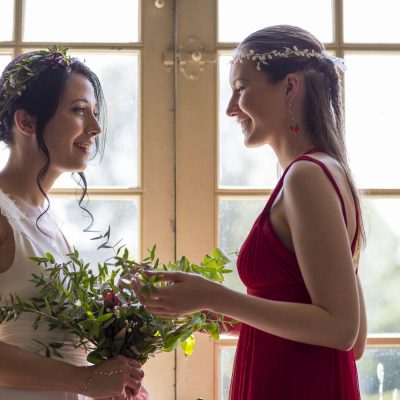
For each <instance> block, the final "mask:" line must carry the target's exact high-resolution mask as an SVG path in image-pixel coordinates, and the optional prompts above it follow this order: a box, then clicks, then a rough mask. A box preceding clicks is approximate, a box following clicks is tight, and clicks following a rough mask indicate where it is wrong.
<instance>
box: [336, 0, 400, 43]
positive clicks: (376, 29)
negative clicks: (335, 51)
mask: <svg viewBox="0 0 400 400" xmlns="http://www.w3.org/2000/svg"><path fill="white" fill-rule="evenodd" d="M343 12H344V39H345V41H346V42H353V43H400V30H399V29H398V26H399V14H400V2H399V0H380V1H365V0H344V2H343ZM360 14H362V18H360Z"/></svg>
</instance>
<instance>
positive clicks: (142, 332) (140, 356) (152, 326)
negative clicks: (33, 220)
mask: <svg viewBox="0 0 400 400" xmlns="http://www.w3.org/2000/svg"><path fill="white" fill-rule="evenodd" d="M109 235H110V230H108V232H107V233H105V234H104V235H100V236H99V237H97V238H95V239H102V240H103V241H104V242H103V243H102V244H101V245H100V246H99V248H113V249H114V250H115V256H114V257H112V258H110V259H108V260H107V261H105V262H103V263H99V264H98V266H97V269H98V272H96V273H94V272H93V270H92V269H91V268H90V263H86V262H85V261H83V260H82V259H80V256H79V252H78V250H76V249H74V251H73V252H72V253H70V254H68V255H67V257H68V261H67V262H64V263H58V262H57V261H56V260H55V259H54V257H53V256H52V254H50V253H46V254H45V256H44V257H32V260H34V261H36V262H38V264H39V265H40V266H41V268H42V271H41V272H40V273H38V274H33V275H32V276H33V279H32V281H33V283H34V284H35V285H36V287H38V288H39V295H38V296H37V297H34V298H32V299H30V301H28V302H27V301H23V300H22V299H21V298H20V297H19V296H18V294H11V295H10V298H9V300H7V303H6V304H5V305H2V306H1V307H0V323H2V322H6V321H9V320H11V319H17V318H18V317H19V316H20V315H21V314H22V313H33V314H35V315H36V316H37V317H36V319H35V321H34V324H33V325H34V328H35V329H36V328H37V326H38V324H40V323H47V324H48V327H49V329H50V330H51V329H55V328H58V329H62V330H64V331H67V332H68V333H72V334H74V335H75V336H76V337H77V338H78V341H77V345H76V346H81V347H84V348H85V350H86V351H87V352H88V356H87V360H88V361H89V362H91V363H93V364H98V363H100V362H102V361H103V360H105V359H109V358H112V357H115V356H117V355H118V354H122V355H124V356H126V357H130V358H134V359H136V360H138V361H140V362H141V363H144V362H146V361H147V359H148V358H149V356H152V355H153V354H154V353H157V352H160V351H167V352H168V351H172V350H173V349H175V348H176V347H178V346H181V347H182V349H183V351H184V353H185V354H186V355H189V354H191V353H192V350H193V346H194V336H193V333H194V332H195V331H197V330H202V331H207V332H208V333H209V334H210V335H211V336H212V337H213V338H214V339H218V337H219V334H220V330H221V327H222V328H225V329H226V326H225V322H224V320H223V317H222V316H212V317H211V316H210V315H208V314H206V313H204V312H196V313H193V314H190V315H186V316H184V317H178V318H164V317H163V318H161V317H156V316H155V315H153V314H150V313H149V312H147V311H146V309H145V308H144V307H143V306H142V305H141V304H140V303H139V302H138V299H137V297H136V295H135V292H134V291H133V289H132V285H131V282H132V279H134V278H135V277H137V276H140V278H141V279H142V280H143V281H144V287H143V289H142V290H144V291H149V290H152V288H153V287H154V286H155V285H166V284H168V283H162V282H157V277H156V276H148V275H146V274H145V273H144V271H147V270H150V271H185V272H191V273H195V274H201V275H203V276H204V277H206V278H208V279H211V280H214V281H217V282H222V281H223V279H224V274H226V273H228V272H231V271H230V270H228V269H227V268H226V263H227V262H228V261H229V260H228V258H227V257H226V256H225V255H224V254H223V253H222V251H221V250H219V249H214V250H213V251H212V253H211V255H206V256H205V257H204V260H203V262H202V263H201V264H199V265H197V264H192V263H190V262H189V260H188V259H187V258H186V257H182V258H181V259H180V260H178V261H177V262H175V263H168V264H161V263H160V262H159V260H158V259H157V258H156V255H155V250H156V247H155V246H154V247H153V248H152V249H151V250H150V251H149V255H148V257H147V258H145V259H144V260H143V261H142V262H140V263H138V262H136V261H134V260H132V259H131V258H130V256H129V251H128V250H127V248H126V247H125V246H120V247H118V243H117V244H116V245H114V246H111V245H110V244H109ZM62 345H63V343H50V345H49V346H46V354H47V355H48V356H51V353H53V355H56V356H60V357H61V354H60V353H59V351H57V349H58V348H60V347H61V346H62Z"/></svg>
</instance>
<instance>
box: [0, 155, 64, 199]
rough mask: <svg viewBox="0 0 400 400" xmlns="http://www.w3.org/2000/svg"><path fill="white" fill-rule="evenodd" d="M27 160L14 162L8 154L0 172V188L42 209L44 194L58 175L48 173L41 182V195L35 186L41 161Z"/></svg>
mask: <svg viewBox="0 0 400 400" xmlns="http://www.w3.org/2000/svg"><path fill="white" fill-rule="evenodd" d="M27 160H29V161H27V162H20V161H16V158H14V157H13V154H12V153H10V157H9V159H8V162H7V164H6V166H5V167H4V168H3V170H2V171H1V172H0V187H1V188H2V189H3V190H4V191H5V192H7V193H8V194H9V195H11V196H12V197H14V198H19V199H22V200H24V201H25V202H27V203H29V204H30V205H32V206H35V207H42V206H43V205H44V203H45V195H44V194H46V195H47V194H48V192H49V190H50V189H51V187H52V186H53V184H54V181H55V180H56V179H57V178H58V176H59V175H60V174H59V173H55V172H52V171H50V170H49V171H48V173H47V174H46V176H45V177H44V179H43V181H42V182H41V187H42V190H43V193H42V192H41V190H40V189H39V186H38V184H37V176H38V174H39V172H40V170H41V168H43V165H44V164H43V160H32V158H31V159H29V158H27Z"/></svg>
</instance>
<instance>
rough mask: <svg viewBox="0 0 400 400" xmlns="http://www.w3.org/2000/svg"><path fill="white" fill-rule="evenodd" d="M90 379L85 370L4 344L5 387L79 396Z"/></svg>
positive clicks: (0, 359)
mask: <svg viewBox="0 0 400 400" xmlns="http://www.w3.org/2000/svg"><path fill="white" fill-rule="evenodd" d="M66 377H68V378H67V379H66ZM87 378H88V376H87V373H86V371H84V370H83V368H80V367H75V366H73V365H70V364H67V363H65V362H62V361H57V360H54V359H51V358H46V357H43V356H40V355H38V354H35V353H31V352H28V351H24V350H21V349H19V348H18V347H15V346H11V345H9V344H6V343H3V342H0V386H1V387H16V388H24V389H41V390H57V391H65V392H71V393H79V392H80V391H81V390H82V389H83V388H84V386H85V384H86V380H87Z"/></svg>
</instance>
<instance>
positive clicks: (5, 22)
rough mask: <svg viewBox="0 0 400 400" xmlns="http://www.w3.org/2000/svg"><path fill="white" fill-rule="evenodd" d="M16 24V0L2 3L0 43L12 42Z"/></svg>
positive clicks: (0, 6)
mask: <svg viewBox="0 0 400 400" xmlns="http://www.w3.org/2000/svg"><path fill="white" fill-rule="evenodd" d="M13 22H14V0H1V2H0V42H7V41H11V40H12V34H13Z"/></svg>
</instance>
